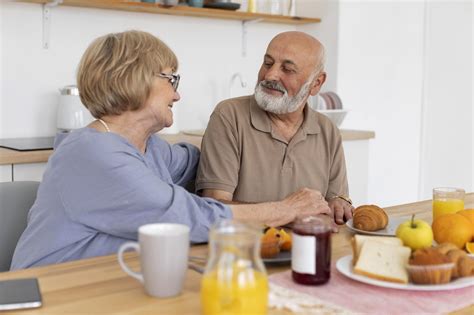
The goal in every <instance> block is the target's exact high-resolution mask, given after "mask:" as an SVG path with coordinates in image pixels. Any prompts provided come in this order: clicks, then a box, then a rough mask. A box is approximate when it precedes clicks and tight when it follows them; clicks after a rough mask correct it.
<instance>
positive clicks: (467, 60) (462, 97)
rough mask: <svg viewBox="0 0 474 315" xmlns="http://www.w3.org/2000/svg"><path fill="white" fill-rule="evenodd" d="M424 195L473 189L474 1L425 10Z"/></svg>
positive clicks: (431, 4) (433, 4)
mask: <svg viewBox="0 0 474 315" xmlns="http://www.w3.org/2000/svg"><path fill="white" fill-rule="evenodd" d="M426 16H427V19H426V26H427V37H426V54H425V58H426V60H425V65H426V67H425V89H424V98H423V112H424V115H423V118H424V119H423V121H422V123H423V128H422V130H423V143H422V144H423V145H422V163H421V166H420V170H421V173H420V195H421V197H423V198H429V197H430V196H431V191H432V188H433V187H439V186H454V187H461V188H465V189H467V190H468V191H473V159H474V156H473V155H472V147H473V143H474V138H473V129H472V122H473V119H472V115H473V109H472V107H473V103H472V91H473V84H472V83H473V82H472V56H473V50H472V42H473V37H472V36H473V32H472V2H468V1H464V2H462V1H453V2H429V3H428V5H427V6H426Z"/></svg>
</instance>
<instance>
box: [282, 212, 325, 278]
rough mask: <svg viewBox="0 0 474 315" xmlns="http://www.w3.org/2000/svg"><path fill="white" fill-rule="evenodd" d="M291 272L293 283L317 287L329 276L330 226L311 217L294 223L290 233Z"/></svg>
mask: <svg viewBox="0 0 474 315" xmlns="http://www.w3.org/2000/svg"><path fill="white" fill-rule="evenodd" d="M292 234H293V235H292V243H293V244H292V249H291V270H292V277H293V281H295V282H297V283H300V284H306V285H318V284H323V283H326V282H328V280H329V278H330V276H331V226H330V225H329V224H328V223H327V222H325V221H323V220H322V219H320V218H317V217H312V218H307V219H304V220H300V221H297V222H295V224H294V225H293V233H292Z"/></svg>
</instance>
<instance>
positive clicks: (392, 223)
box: [346, 216, 411, 236]
mask: <svg viewBox="0 0 474 315" xmlns="http://www.w3.org/2000/svg"><path fill="white" fill-rule="evenodd" d="M410 218H411V217H390V216H389V217H388V224H387V226H386V227H385V229H381V230H377V231H363V230H359V229H357V228H355V227H354V226H353V225H352V219H349V220H348V221H347V222H346V226H347V227H348V228H349V230H351V231H352V232H354V233H359V234H367V235H377V236H395V232H396V231H397V227H398V226H399V225H400V224H401V223H403V222H405V221H407V220H410Z"/></svg>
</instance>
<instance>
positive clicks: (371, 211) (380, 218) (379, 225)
mask: <svg viewBox="0 0 474 315" xmlns="http://www.w3.org/2000/svg"><path fill="white" fill-rule="evenodd" d="M387 224H388V216H387V214H386V213H385V211H384V210H383V209H382V208H380V207H378V206H376V205H363V206H359V207H357V208H356V209H355V210H354V213H353V225H354V227H355V228H356V229H359V230H363V231H377V230H381V229H384V228H385V227H386V226H387Z"/></svg>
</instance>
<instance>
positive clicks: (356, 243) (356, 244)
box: [351, 234, 403, 265]
mask: <svg viewBox="0 0 474 315" xmlns="http://www.w3.org/2000/svg"><path fill="white" fill-rule="evenodd" d="M366 240H372V241H378V242H382V243H385V244H393V245H398V246H403V242H402V240H401V239H399V238H398V237H387V236H367V235H359V234H356V235H354V237H353V238H352V241H351V243H352V264H353V265H355V264H356V262H357V259H358V257H359V253H360V250H361V248H362V244H364V242H365V241H366Z"/></svg>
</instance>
